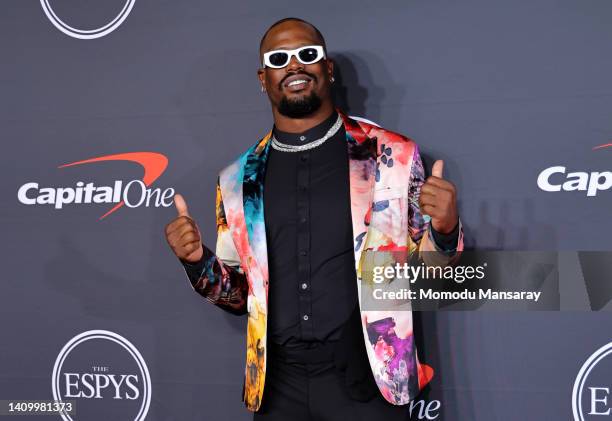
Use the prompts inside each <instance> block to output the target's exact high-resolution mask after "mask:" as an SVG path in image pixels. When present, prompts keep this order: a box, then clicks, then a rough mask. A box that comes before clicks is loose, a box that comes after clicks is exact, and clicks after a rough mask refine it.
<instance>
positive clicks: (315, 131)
mask: <svg viewBox="0 0 612 421" xmlns="http://www.w3.org/2000/svg"><path fill="white" fill-rule="evenodd" d="M337 119H338V113H337V112H336V111H335V110H334V111H333V112H332V113H331V115H330V116H329V117H327V118H326V119H325V120H323V121H322V122H321V123H319V124H317V125H316V126H314V127H311V128H310V129H308V130H306V131H303V132H301V133H287V132H283V131H280V130H278V129H277V128H276V126H274V128H273V129H272V133H273V134H274V137H276V139H278V141H279V142H281V143H286V144H288V145H303V144H305V143H309V142H312V141H315V140H317V139H320V138H322V137H323V136H325V133H327V131H328V130H329V129H330V128H331V126H333V125H334V123H335V122H336V120H337Z"/></svg>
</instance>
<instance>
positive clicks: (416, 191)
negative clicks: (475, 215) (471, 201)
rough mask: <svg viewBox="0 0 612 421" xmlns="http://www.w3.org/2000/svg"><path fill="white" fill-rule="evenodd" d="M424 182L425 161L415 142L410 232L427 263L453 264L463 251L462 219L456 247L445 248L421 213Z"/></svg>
mask: <svg viewBox="0 0 612 421" xmlns="http://www.w3.org/2000/svg"><path fill="white" fill-rule="evenodd" d="M424 183H425V170H424V168H423V161H422V160H421V155H420V154H419V148H418V146H417V145H416V144H415V147H414V156H413V157H412V168H411V170H410V185H409V192H408V197H409V198H410V203H409V208H408V224H409V226H408V232H409V235H410V237H411V239H412V241H413V242H414V243H415V244H416V245H417V250H418V255H419V258H420V259H421V260H423V261H424V262H425V264H426V265H428V266H446V265H452V264H454V263H456V262H457V261H458V260H459V257H460V256H461V252H462V251H463V227H462V224H461V219H459V223H458V227H457V229H458V231H459V233H458V236H457V241H456V244H455V245H454V247H451V248H446V247H445V248H443V247H441V246H440V245H438V244H437V243H436V241H435V239H434V235H433V233H432V227H431V224H430V218H429V217H428V216H425V215H423V214H422V213H421V209H420V206H419V197H420V194H421V187H422V186H423V184H424Z"/></svg>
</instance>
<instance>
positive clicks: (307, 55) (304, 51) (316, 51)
mask: <svg viewBox="0 0 612 421" xmlns="http://www.w3.org/2000/svg"><path fill="white" fill-rule="evenodd" d="M293 56H295V57H296V58H297V59H298V61H299V62H300V63H302V64H313V63H316V62H317V61H319V60H321V59H322V58H325V51H323V46H321V45H306V46H304V47H300V48H296V49H294V50H273V51H268V52H267V53H264V55H263V67H270V68H272V69H282V68H283V67H285V66H286V65H288V64H289V62H290V61H291V57H293Z"/></svg>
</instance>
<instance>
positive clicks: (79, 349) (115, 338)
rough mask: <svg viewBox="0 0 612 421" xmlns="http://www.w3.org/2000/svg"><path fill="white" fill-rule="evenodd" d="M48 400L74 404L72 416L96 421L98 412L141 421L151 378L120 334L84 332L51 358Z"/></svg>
mask: <svg viewBox="0 0 612 421" xmlns="http://www.w3.org/2000/svg"><path fill="white" fill-rule="evenodd" d="M51 387H52V391H53V399H54V400H55V401H58V402H63V401H74V402H76V404H75V409H76V414H77V415H74V416H75V418H72V417H71V415H70V414H68V413H66V412H62V413H60V415H61V417H62V419H63V420H64V421H79V420H89V419H96V418H98V417H99V416H100V414H104V415H105V417H106V419H109V420H114V421H123V420H125V421H128V420H129V421H142V420H144V419H145V418H146V416H147V413H148V411H149V406H150V404H151V377H150V376H149V369H148V368H147V364H146V362H145V360H144V358H143V357H142V355H141V354H140V352H138V349H136V347H135V346H134V345H133V344H132V343H131V342H130V341H128V340H127V339H125V338H124V337H123V336H121V335H118V334H116V333H114V332H110V331H108V330H89V331H87V332H83V333H81V334H79V335H77V336H75V337H74V338H72V339H70V340H69V341H68V343H67V344H66V345H64V347H63V348H62V350H61V351H60V352H59V355H58V356H57V359H56V360H55V366H54V367H53V374H52V385H51Z"/></svg>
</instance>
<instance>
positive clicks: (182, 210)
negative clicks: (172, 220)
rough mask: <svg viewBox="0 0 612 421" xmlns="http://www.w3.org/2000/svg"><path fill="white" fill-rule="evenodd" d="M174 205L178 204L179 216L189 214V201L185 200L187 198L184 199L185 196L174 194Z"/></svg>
mask: <svg viewBox="0 0 612 421" xmlns="http://www.w3.org/2000/svg"><path fill="white" fill-rule="evenodd" d="M174 206H176V211H177V212H178V216H189V211H188V210H187V203H186V202H185V199H183V196H181V195H180V194H178V193H177V194H175V195H174Z"/></svg>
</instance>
